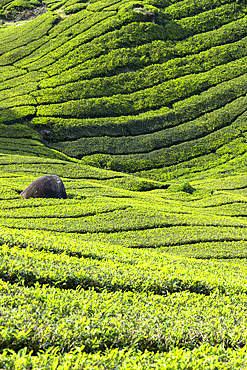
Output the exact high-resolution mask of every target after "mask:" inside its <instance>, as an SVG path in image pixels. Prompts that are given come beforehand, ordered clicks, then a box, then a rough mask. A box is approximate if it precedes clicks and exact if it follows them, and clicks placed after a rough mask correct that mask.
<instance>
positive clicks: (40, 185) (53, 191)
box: [20, 175, 67, 199]
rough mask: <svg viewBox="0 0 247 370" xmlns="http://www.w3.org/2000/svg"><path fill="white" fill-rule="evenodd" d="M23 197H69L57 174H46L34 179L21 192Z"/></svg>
mask: <svg viewBox="0 0 247 370" xmlns="http://www.w3.org/2000/svg"><path fill="white" fill-rule="evenodd" d="M20 195H21V196H22V198H25V199H28V198H59V199H61V198H63V199H67V194H66V191H65V187H64V184H63V182H62V180H61V179H60V178H59V177H58V176H56V175H45V176H42V177H40V178H38V179H37V180H35V181H33V182H32V183H31V184H30V185H29V186H28V187H27V188H26V189H25V190H23V191H22V192H21V194H20Z"/></svg>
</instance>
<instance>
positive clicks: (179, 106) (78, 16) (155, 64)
mask: <svg viewBox="0 0 247 370" xmlns="http://www.w3.org/2000/svg"><path fill="white" fill-rule="evenodd" d="M29 5H30V3H29ZM37 5H39V4H38V2H37ZM45 5H46V7H44V4H43V8H46V10H47V12H46V13H45V14H43V15H40V16H38V17H36V18H35V19H33V20H31V21H29V22H26V23H25V22H24V24H22V23H21V22H20V23H17V24H16V23H14V24H13V25H8V26H5V25H4V26H3V27H2V28H0V35H1V42H0V54H1V55H0V81H1V83H0V109H1V111H0V112H1V123H2V125H13V126H11V129H12V127H13V129H16V125H17V124H22V125H23V130H24V131H25V132H26V135H29V136H30V138H31V136H32V135H31V133H30V130H31V129H35V130H37V131H38V132H39V133H41V134H42V135H43V138H44V140H45V144H46V145H48V146H49V147H50V148H53V149H56V150H58V151H61V152H63V153H65V154H67V155H69V156H72V157H76V158H83V162H84V163H88V164H93V165H96V166H100V167H103V168H109V169H113V170H120V171H125V172H138V171H142V175H144V172H143V171H147V170H150V169H152V170H153V169H155V168H156V169H159V168H163V167H164V166H165V167H169V166H173V165H177V164H179V163H182V164H184V165H186V162H189V161H191V159H193V158H197V160H198V161H199V162H200V161H201V160H202V164H201V166H203V165H204V163H203V162H204V159H205V156H209V157H208V160H207V163H208V164H209V163H211V165H216V164H218V163H222V161H226V160H228V159H230V158H234V157H237V156H239V155H242V153H243V152H244V151H245V150H246V134H245V132H246V101H247V97H246V93H247V85H246V73H247V59H246V58H247V56H246V45H247V43H246V40H247V39H246V37H247V14H246V11H247V5H246V2H245V1H240V2H236V1H226V0H217V1H216V0H215V1H212V0H204V1H200V2H199V1H198V2H197V1H194V0H184V1H169V0H164V1H161V0H150V1H148V0H147V1H141V2H134V1H124V0H123V1H116V0H112V1H91V2H90V3H81V2H79V3H78V2H77V1H71V0H70V1H67V2H66V1H62V2H61V1H60V2H58V1H53V2H51V3H49V2H48V1H47V2H45ZM11 6H12V7H11ZM30 6H31V5H30ZM33 6H34V5H32V6H31V7H33ZM5 7H7V8H8V9H12V10H13V9H14V10H15V9H16V8H15V2H8V3H7V5H5ZM4 11H5V13H4ZM6 12H7V10H6V9H5V10H4V8H3V9H2V14H7V13H6ZM150 14H151V15H150ZM17 26H18V28H17ZM17 31H18V32H17ZM17 127H18V130H15V132H17V131H20V132H21V133H20V136H21V137H23V136H25V135H23V134H22V130H21V129H20V130H19V127H20V126H19V125H17ZM4 131H5V127H4V126H2V131H1V132H4ZM27 132H28V133H29V134H27ZM17 135H18V133H17ZM33 135H34V136H33V137H32V139H35V140H37V137H36V136H37V133H36V131H35V132H34V133H33ZM3 136H4V135H3ZM39 138H40V139H41V137H39ZM2 145H4V144H2ZM6 146H7V145H6ZM198 161H197V162H198ZM192 163H193V162H192ZM182 166H183V165H182ZM145 175H147V176H149V175H150V173H149V172H146V173H145ZM152 176H154V171H152ZM159 176H160V171H156V177H157V178H159Z"/></svg>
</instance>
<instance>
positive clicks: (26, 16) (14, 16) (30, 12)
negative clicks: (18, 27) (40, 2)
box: [0, 6, 47, 23]
mask: <svg viewBox="0 0 247 370" xmlns="http://www.w3.org/2000/svg"><path fill="white" fill-rule="evenodd" d="M46 12H47V6H40V7H39V8H36V9H25V10H23V11H21V12H18V13H8V14H6V15H5V16H3V15H2V16H0V19H2V20H3V21H5V20H6V22H7V23H8V22H10V23H16V22H20V21H30V20H32V19H34V18H36V17H38V16H39V15H41V14H44V13H46Z"/></svg>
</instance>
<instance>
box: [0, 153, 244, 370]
mask: <svg viewBox="0 0 247 370" xmlns="http://www.w3.org/2000/svg"><path fill="white" fill-rule="evenodd" d="M243 169H244V168H243ZM52 173H56V174H57V175H58V176H60V177H61V178H62V180H63V182H64V185H65V188H66V191H67V194H68V199H63V200H60V199H22V198H21V196H20V195H19V193H20V192H21V191H22V190H23V189H24V188H25V187H26V186H27V185H28V184H29V183H30V182H31V181H33V180H34V179H35V178H37V177H40V176H42V175H44V174H52ZM203 176H204V178H203ZM220 176H221V177H220ZM246 180H247V177H246V173H244V172H242V174H240V173H235V175H234V173H233V171H232V173H231V174H230V175H228V176H227V175H226V174H224V175H220V172H218V178H216V175H214V177H213V175H212V174H211V175H210V174H204V175H203V173H202V172H201V173H200V174H198V176H197V177H194V178H193V179H191V181H190V187H191V188H192V189H193V192H192V193H190V192H186V189H190V187H189V186H188V185H187V186H185V183H184V180H183V178H181V179H180V178H179V179H177V180H171V181H170V182H169V183H168V182H166V183H165V182H159V181H154V180H148V179H143V178H140V177H137V176H133V175H127V174H125V173H120V172H114V171H106V170H103V169H97V168H94V167H90V166H87V165H84V164H83V163H81V162H80V161H77V162H71V161H65V160H63V161H62V160H58V159H46V158H40V157H27V156H26V157H25V156H17V155H6V154H3V155H2V156H1V157H0V190H1V197H0V198H1V200H0V226H1V233H0V238H1V239H0V241H1V246H0V278H1V295H0V299H1V324H0V326H1V336H0V348H1V353H0V364H1V366H5V367H6V368H9V369H11V368H13V366H17V367H16V368H18V369H19V368H20V369H21V368H25V369H28V368H30V366H31V368H35V369H42V368H44V366H46V367H47V368H49V369H52V368H54V366H55V364H57V365H56V366H59V367H57V368H59V369H60V368H61V369H65V368H66V366H67V368H71V369H79V368H85V369H86V368H95V369H96V368H103V366H105V364H107V368H109V369H114V368H118V369H124V368H128V369H130V368H134V369H139V368H141V369H145V368H151V367H153V368H155V369H161V368H164V364H166V366H167V369H174V368H177V369H179V368H181V367H180V366H183V367H185V368H186V369H192V368H194V369H210V366H212V364H213V366H215V368H216V367H217V366H218V367H219V368H220V369H229V368H234V367H235V368H244V367H243V366H244V364H245V361H246V355H245V353H246V320H247V316H246V308H247V301H246V297H247V296H246V293H247V284H246V273H247V265H246V258H247V253H246V243H247V232H246V227H247V218H246V215H247V196H246V190H245V184H246ZM18 364H19V365H18ZM18 366H19V367H18ZM69 366H70V367H69ZM191 366H193V367H191Z"/></svg>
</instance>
